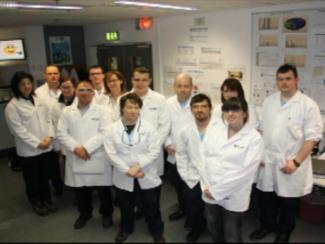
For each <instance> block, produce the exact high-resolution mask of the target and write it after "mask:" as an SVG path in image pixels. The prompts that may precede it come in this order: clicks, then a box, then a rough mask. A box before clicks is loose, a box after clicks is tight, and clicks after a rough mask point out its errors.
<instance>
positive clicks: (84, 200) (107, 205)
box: [75, 186, 113, 216]
mask: <svg viewBox="0 0 325 244" xmlns="http://www.w3.org/2000/svg"><path fill="white" fill-rule="evenodd" d="M111 188H112V187H111V186H93V187H88V186H87V187H86V186H84V187H75V190H76V197H77V206H78V211H79V213H80V215H84V216H91V214H92V210H93V206H92V193H93V190H95V189H96V190H97V191H98V196H99V201H100V207H99V213H100V214H101V215H103V216H110V215H112V214H113V202H112V192H111Z"/></svg>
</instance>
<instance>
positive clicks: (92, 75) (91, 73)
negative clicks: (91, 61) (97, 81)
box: [90, 72, 103, 76]
mask: <svg viewBox="0 0 325 244" xmlns="http://www.w3.org/2000/svg"><path fill="white" fill-rule="evenodd" d="M102 74H103V73H99V72H98V73H90V75H92V76H94V75H102Z"/></svg>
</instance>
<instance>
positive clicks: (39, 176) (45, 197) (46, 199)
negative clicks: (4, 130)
mask: <svg viewBox="0 0 325 244" xmlns="http://www.w3.org/2000/svg"><path fill="white" fill-rule="evenodd" d="M33 82H34V78H33V76H32V75H31V74H29V73H26V72H16V73H15V74H14V76H13V78H12V80H11V89H12V93H13V95H14V97H13V98H12V99H11V100H10V102H9V103H8V105H7V106H6V108H5V117H6V120H7V124H8V127H9V129H10V131H11V133H12V135H13V136H14V139H15V145H16V151H17V154H18V156H19V157H20V158H21V163H22V169H23V176H24V181H25V186H26V193H27V197H28V200H29V202H30V203H31V205H32V208H33V210H34V212H35V213H36V214H38V215H40V216H44V215H47V214H48V213H49V212H55V211H56V210H57V207H56V206H55V205H54V204H53V202H52V200H51V193H50V186H49V182H48V181H49V175H50V168H51V167H50V164H51V162H52V159H51V154H50V152H51V150H52V140H53V137H54V128H53V126H52V123H51V117H50V108H49V107H48V104H47V103H46V102H44V101H43V100H42V99H41V98H39V97H38V96H36V95H35V94H34V90H33Z"/></svg>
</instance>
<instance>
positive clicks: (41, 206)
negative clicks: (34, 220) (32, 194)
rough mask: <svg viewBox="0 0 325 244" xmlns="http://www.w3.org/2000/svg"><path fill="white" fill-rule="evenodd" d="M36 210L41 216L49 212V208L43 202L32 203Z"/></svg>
mask: <svg viewBox="0 0 325 244" xmlns="http://www.w3.org/2000/svg"><path fill="white" fill-rule="evenodd" d="M32 208H33V210H34V212H35V213H36V214H37V215H39V216H45V215H47V214H48V213H49V211H48V209H47V208H46V207H45V205H44V204H43V203H42V202H37V203H33V204H32Z"/></svg>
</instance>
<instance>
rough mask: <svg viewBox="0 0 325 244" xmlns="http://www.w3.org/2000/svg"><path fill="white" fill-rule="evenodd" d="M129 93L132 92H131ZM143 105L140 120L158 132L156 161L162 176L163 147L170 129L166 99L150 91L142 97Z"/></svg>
mask: <svg viewBox="0 0 325 244" xmlns="http://www.w3.org/2000/svg"><path fill="white" fill-rule="evenodd" d="M130 92H134V91H133V90H131V91H130ZM142 101H143V105H142V109H141V113H140V115H141V119H142V120H146V121H148V122H149V123H151V124H152V125H153V127H154V128H155V130H156V131H157V132H158V136H159V138H158V142H159V144H160V145H161V149H160V154H159V157H158V158H157V159H156V161H157V162H156V163H155V164H156V165H157V167H158V174H159V175H160V176H161V175H163V174H164V152H163V150H164V149H163V145H164V143H165V141H166V139H167V136H168V133H169V129H170V118H169V112H168V108H167V102H166V98H165V97H164V96H163V95H161V94H159V93H158V92H155V91H153V90H151V89H149V90H148V93H147V94H146V95H145V96H144V97H142Z"/></svg>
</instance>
